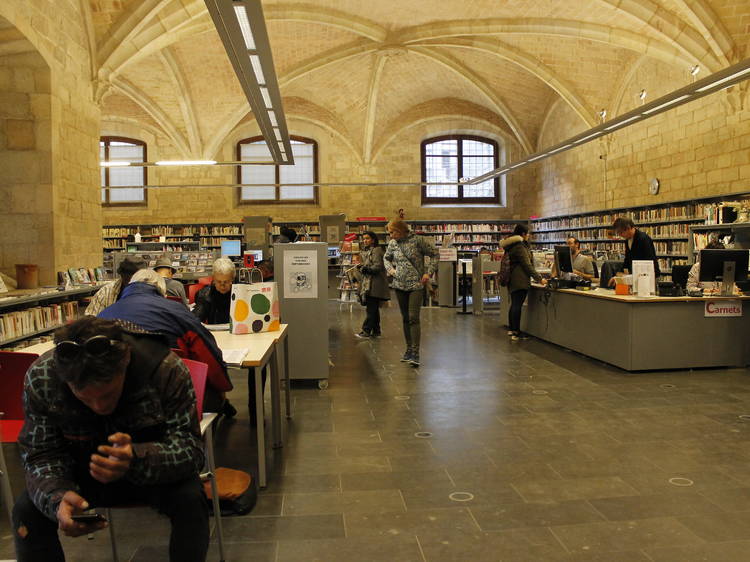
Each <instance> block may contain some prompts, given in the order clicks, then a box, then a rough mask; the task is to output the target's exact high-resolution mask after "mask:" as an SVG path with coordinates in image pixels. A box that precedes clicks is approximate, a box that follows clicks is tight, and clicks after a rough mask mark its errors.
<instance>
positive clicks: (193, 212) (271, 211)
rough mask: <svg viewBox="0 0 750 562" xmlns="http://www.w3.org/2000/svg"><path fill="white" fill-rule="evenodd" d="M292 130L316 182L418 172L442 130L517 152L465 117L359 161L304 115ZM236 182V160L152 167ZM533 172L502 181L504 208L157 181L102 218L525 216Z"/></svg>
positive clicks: (229, 150)
mask: <svg viewBox="0 0 750 562" xmlns="http://www.w3.org/2000/svg"><path fill="white" fill-rule="evenodd" d="M288 121H289V127H290V131H292V133H293V134H296V135H300V136H304V137H308V138H313V139H315V140H316V141H317V142H318V178H319V181H320V182H321V183H343V184H346V183H351V182H357V183H380V182H394V183H409V182H419V181H420V179H421V176H420V174H421V172H420V169H421V166H420V143H421V141H422V140H423V139H425V138H430V137H433V136H437V135H441V134H450V133H464V134H475V135H482V136H486V137H490V138H494V139H496V140H498V141H499V144H500V145H501V146H504V147H505V150H506V151H507V153H508V154H507V157H508V158H517V157H519V156H520V153H519V149H518V148H517V145H516V144H515V143H513V142H512V141H511V140H509V137H508V135H507V134H506V133H505V132H504V131H503V130H502V129H500V128H498V127H495V126H493V125H490V124H488V123H487V122H482V121H479V120H472V119H468V118H460V117H455V118H445V119H442V120H430V121H428V122H425V123H422V124H417V125H415V126H413V127H409V128H407V129H406V130H403V131H401V132H400V133H399V134H398V135H397V136H395V137H394V138H393V139H392V140H391V142H390V143H388V144H387V145H386V146H383V147H380V150H379V151H378V153H377V154H376V155H375V158H374V159H373V163H372V164H363V163H362V161H361V158H360V157H359V155H358V154H357V152H356V151H355V150H353V149H352V148H351V147H349V146H348V145H347V144H346V143H345V142H344V141H342V140H341V137H340V136H338V135H336V134H335V133H334V132H331V131H330V130H328V129H326V128H323V127H322V126H320V125H317V124H313V123H310V122H309V121H307V120H301V119H296V118H294V117H292V118H290V119H289V120H288ZM103 131H104V134H108V135H110V134H111V135H123V136H130V137H135V138H141V139H144V140H147V142H149V141H148V139H151V142H150V144H149V148H148V150H149V160H152V161H153V160H156V159H170V158H175V159H176V158H178V157H179V156H178V153H177V152H176V151H175V150H174V148H173V147H172V146H171V145H170V144H168V142H167V141H165V139H163V138H161V137H156V138H154V136H153V134H152V133H151V131H149V130H147V129H145V128H143V127H141V128H138V127H137V126H135V125H131V124H127V123H121V122H115V121H108V120H107V119H106V118H105V119H104V124H103ZM257 134H258V133H257V130H256V129H254V128H253V126H252V125H250V124H245V125H243V126H241V127H239V128H237V129H236V130H235V131H233V133H232V134H230V135H229V137H228V138H227V142H226V143H225V144H224V146H223V147H222V148H221V150H220V152H219V154H217V155H216V156H215V157H216V159H217V160H220V161H232V160H235V159H236V152H235V151H236V143H237V142H238V141H240V140H242V139H244V138H248V137H251V136H254V135H257ZM235 181H236V168H235V167H233V166H232V167H224V166H216V167H202V168H199V167H195V168H181V169H168V168H155V167H152V168H150V169H149V184H152V185H163V184H172V185H174V184H182V185H196V186H199V185H201V184H228V183H233V182H235ZM535 183H536V177H535V175H534V172H533V170H529V171H525V172H522V173H519V174H516V175H515V176H514V177H513V178H510V179H509V180H508V182H507V186H506V193H507V197H506V198H507V207H504V208H500V207H497V206H494V207H490V206H483V207H460V208H459V207H445V206H439V207H438V206H434V207H422V206H421V195H420V189H419V187H417V186H409V187H404V186H384V187H357V186H350V187H349V186H345V185H344V186H342V187H321V188H320V195H319V204H318V205H287V204H277V205H268V204H264V205H247V204H245V205H238V204H237V201H236V195H235V189H234V188H200V187H192V188H166V189H165V188H155V189H151V190H149V195H148V207H147V208H145V209H144V208H142V207H109V208H105V209H104V222H105V224H137V223H143V224H149V223H159V222H164V223H179V222H196V223H197V222H238V221H241V220H242V217H244V216H247V215H268V216H272V217H274V220H277V221H295V220H299V221H315V220H317V219H318V216H320V215H326V214H336V213H346V214H347V216H348V217H349V218H351V219H354V218H355V217H358V216H385V217H393V216H395V214H396V212H397V210H398V209H399V208H403V209H405V211H406V216H407V218H410V219H414V220H419V219H444V220H449V219H453V220H461V219H493V220H494V219H501V218H524V217H527V216H528V213H529V212H530V210H531V206H530V205H531V201H533V193H534V185H535Z"/></svg>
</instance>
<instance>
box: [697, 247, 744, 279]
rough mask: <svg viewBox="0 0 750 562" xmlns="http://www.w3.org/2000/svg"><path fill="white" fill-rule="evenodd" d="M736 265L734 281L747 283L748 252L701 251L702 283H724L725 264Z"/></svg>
mask: <svg viewBox="0 0 750 562" xmlns="http://www.w3.org/2000/svg"><path fill="white" fill-rule="evenodd" d="M726 262H730V263H732V262H733V263H734V281H735V282H737V281H747V263H748V251H747V250H701V256H700V263H701V267H700V269H701V274H700V281H702V282H711V281H724V263H726Z"/></svg>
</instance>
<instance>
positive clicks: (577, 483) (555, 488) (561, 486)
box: [513, 476, 637, 502]
mask: <svg viewBox="0 0 750 562" xmlns="http://www.w3.org/2000/svg"><path fill="white" fill-rule="evenodd" d="M513 486H514V488H515V489H516V490H517V491H518V493H519V494H520V495H521V496H522V497H523V499H524V500H525V501H527V502H558V501H566V500H587V499H593V498H608V497H614V496H632V495H634V494H636V493H637V492H636V491H635V489H634V488H633V487H632V486H630V485H629V484H627V483H626V482H625V481H624V480H622V479H621V478H618V477H616V476H603V477H592V478H569V479H564V480H530V481H525V482H518V483H516V484H514V485H513Z"/></svg>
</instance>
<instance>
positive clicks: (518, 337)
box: [510, 332, 529, 341]
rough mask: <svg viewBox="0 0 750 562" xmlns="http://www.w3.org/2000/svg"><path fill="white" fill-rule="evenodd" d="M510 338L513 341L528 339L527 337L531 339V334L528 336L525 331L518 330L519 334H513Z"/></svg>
mask: <svg viewBox="0 0 750 562" xmlns="http://www.w3.org/2000/svg"><path fill="white" fill-rule="evenodd" d="M510 339H511V341H526V340H527V339H529V336H527V335H526V334H524V333H523V332H518V333H517V334H513V335H512V336H511V337H510Z"/></svg>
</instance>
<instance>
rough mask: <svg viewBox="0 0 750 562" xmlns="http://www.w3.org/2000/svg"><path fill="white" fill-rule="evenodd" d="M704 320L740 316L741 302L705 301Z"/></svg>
mask: <svg viewBox="0 0 750 562" xmlns="http://www.w3.org/2000/svg"><path fill="white" fill-rule="evenodd" d="M705 306H706V310H705V317H706V318H728V317H732V316H742V301H734V300H721V301H711V300H709V301H706V305H705Z"/></svg>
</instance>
